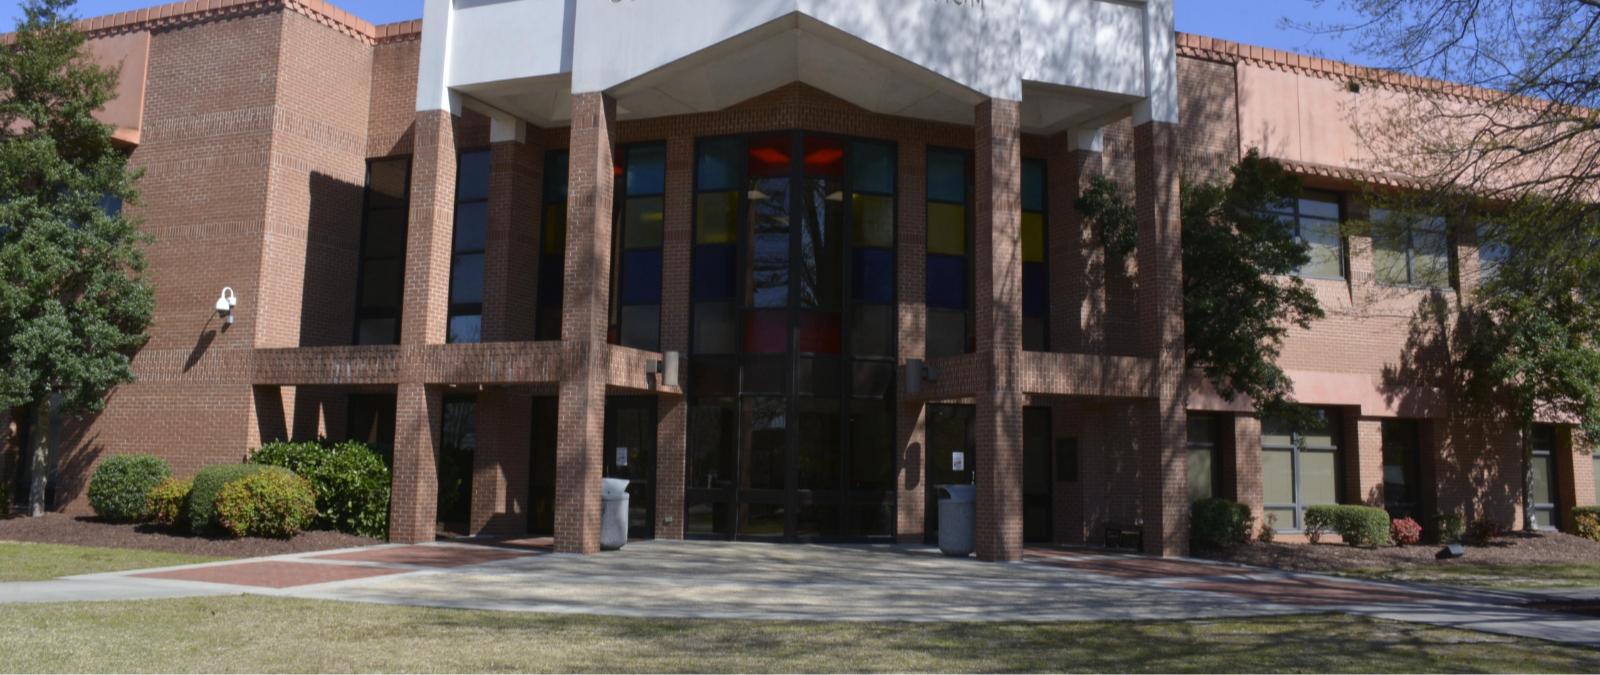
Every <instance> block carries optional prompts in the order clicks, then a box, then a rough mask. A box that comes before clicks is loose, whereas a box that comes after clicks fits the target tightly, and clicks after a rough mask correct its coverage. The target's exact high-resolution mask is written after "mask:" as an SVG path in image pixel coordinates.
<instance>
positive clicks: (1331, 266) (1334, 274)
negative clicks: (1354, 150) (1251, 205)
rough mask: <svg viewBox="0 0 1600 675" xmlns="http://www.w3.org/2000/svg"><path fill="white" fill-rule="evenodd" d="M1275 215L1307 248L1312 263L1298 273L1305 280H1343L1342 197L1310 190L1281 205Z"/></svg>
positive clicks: (1275, 210)
mask: <svg viewBox="0 0 1600 675" xmlns="http://www.w3.org/2000/svg"><path fill="white" fill-rule="evenodd" d="M1271 213H1272V214H1274V215H1276V216H1278V219H1279V220H1282V221H1283V224H1284V227H1287V228H1289V230H1290V231H1291V232H1293V233H1294V237H1295V241H1298V242H1300V243H1301V244H1304V245H1305V246H1306V249H1307V251H1308V252H1309V253H1310V254H1311V261H1310V262H1307V263H1306V264H1305V265H1304V266H1302V267H1301V268H1300V269H1298V270H1296V271H1295V274H1298V275H1300V276H1303V277H1317V278H1322V279H1343V278H1344V239H1343V237H1342V236H1341V235H1340V233H1339V221H1340V211H1339V195H1337V194H1334V193H1332V192H1312V191H1307V192H1306V193H1305V194H1304V195H1302V196H1301V197H1300V198H1299V199H1296V200H1291V201H1287V202H1284V203H1283V204H1279V205H1278V206H1277V207H1276V208H1274V209H1272V211H1271Z"/></svg>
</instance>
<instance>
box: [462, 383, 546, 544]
mask: <svg viewBox="0 0 1600 675" xmlns="http://www.w3.org/2000/svg"><path fill="white" fill-rule="evenodd" d="M532 424H533V398H532V397H530V396H528V395H527V394H525V393H522V392H515V391H505V390H486V391H484V392H482V393H480V394H478V447H477V450H476V451H475V452H473V453H472V463H473V466H472V518H471V525H470V528H471V529H470V531H471V532H472V533H473V534H493V535H518V534H523V533H526V532H527V531H528V454H529V443H531V442H532V438H531V434H532V428H531V427H532Z"/></svg>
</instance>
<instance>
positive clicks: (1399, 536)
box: [1389, 518, 1422, 546]
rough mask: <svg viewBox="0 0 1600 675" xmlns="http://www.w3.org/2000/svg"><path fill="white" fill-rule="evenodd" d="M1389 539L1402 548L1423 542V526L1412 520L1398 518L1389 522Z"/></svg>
mask: <svg viewBox="0 0 1600 675" xmlns="http://www.w3.org/2000/svg"><path fill="white" fill-rule="evenodd" d="M1389 538H1391V539H1393V540H1394V543H1396V544H1399V545H1401V546H1412V545H1414V544H1416V543H1417V542H1420V541H1422V525H1421V524H1419V523H1417V521H1415V520H1412V519H1410V518H1397V519H1395V520H1393V521H1390V522H1389Z"/></svg>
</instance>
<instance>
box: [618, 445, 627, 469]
mask: <svg viewBox="0 0 1600 675" xmlns="http://www.w3.org/2000/svg"><path fill="white" fill-rule="evenodd" d="M627 465H628V449H627V448H617V466H627Z"/></svg>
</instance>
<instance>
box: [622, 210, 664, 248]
mask: <svg viewBox="0 0 1600 675" xmlns="http://www.w3.org/2000/svg"><path fill="white" fill-rule="evenodd" d="M665 214H666V198H664V197H642V198H638V199H629V200H628V221H627V224H626V226H625V227H626V230H625V239H624V240H623V246H624V247H625V248H661V224H662V221H663V220H665Z"/></svg>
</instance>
